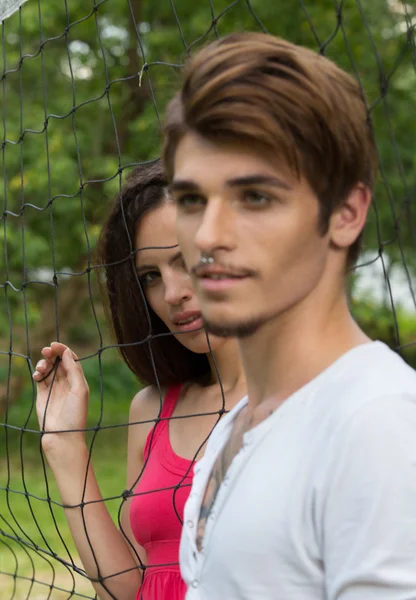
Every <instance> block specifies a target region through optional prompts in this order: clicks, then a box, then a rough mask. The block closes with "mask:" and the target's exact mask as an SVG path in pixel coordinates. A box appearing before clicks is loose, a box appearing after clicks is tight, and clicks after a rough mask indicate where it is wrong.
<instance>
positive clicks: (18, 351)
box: [0, 0, 416, 600]
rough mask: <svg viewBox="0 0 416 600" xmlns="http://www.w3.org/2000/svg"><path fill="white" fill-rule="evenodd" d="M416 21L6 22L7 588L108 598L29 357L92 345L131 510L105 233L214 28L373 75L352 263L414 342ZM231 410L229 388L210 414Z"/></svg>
mask: <svg viewBox="0 0 416 600" xmlns="http://www.w3.org/2000/svg"><path fill="white" fill-rule="evenodd" d="M0 5H1V2H0ZM280 5H281V6H280ZM1 14H2V13H1V12H0V15H1ZM415 23H416V10H415V7H414V6H413V5H412V4H411V3H410V2H409V3H407V2H403V1H399V0H397V1H396V0H388V1H387V0H371V1H370V0H363V1H360V0H355V1H351V2H342V1H338V0H325V1H323V2H321V3H319V6H317V3H316V2H313V1H312V0H310V1H307V0H291V2H281V3H278V2H274V3H271V2H266V1H265V0H235V1H233V2H229V1H228V2H226V1H224V0H199V1H198V2H197V3H195V2H191V1H190V0H158V1H157V2H152V3H142V2H139V1H138V0H123V1H120V0H117V1H116V0H102V1H95V0H88V2H85V1H83V2H81V1H73V2H67V1H66V0H53V1H52V0H48V1H47V2H46V1H45V0H29V1H28V2H26V3H25V4H23V5H22V6H21V7H20V8H19V9H18V10H17V11H16V12H15V13H14V14H13V15H12V16H9V17H8V18H7V19H5V20H4V21H3V22H2V23H1V33H0V36H1V42H0V46H1V50H0V54H1V58H0V60H1V67H0V69H1V79H0V95H1V108H0V110H1V121H2V130H3V133H2V141H1V173H0V178H1V179H2V191H1V196H2V198H1V202H2V206H3V208H2V213H1V215H0V227H1V236H0V238H1V239H0V246H1V248H0V251H1V259H0V289H1V300H0V315H1V316H0V421H1V427H0V449H1V450H0V460H1V464H0V597H1V599H6V598H7V599H9V598H10V599H18V600H20V599H24V598H27V599H32V600H33V599H34V598H42V599H43V598H47V599H49V598H57V599H59V598H94V597H95V594H94V591H93V588H92V587H91V584H90V582H89V580H88V577H87V575H86V573H85V571H84V569H83V567H82V565H81V563H80V562H79V558H78V557H77V554H76V551H75V549H74V544H73V541H72V540H71V537H70V534H69V530H68V526H67V524H66V521H65V517H64V509H63V506H62V504H61V502H60V499H59V495H58V493H57V489H56V486H55V483H54V480H53V477H52V475H51V472H50V470H49V468H48V466H47V463H46V459H45V458H44V456H43V454H42V452H41V449H40V437H41V432H40V431H39V427H38V425H37V421H36V415H35V399H36V389H35V385H34V384H33V382H32V378H31V374H32V372H33V370H34V368H33V367H34V365H35V364H36V362H37V360H38V359H39V356H40V354H39V353H40V349H41V348H42V347H43V346H44V345H46V344H48V343H50V342H51V341H52V340H54V339H55V340H60V341H62V342H64V343H68V344H69V345H71V346H72V345H73V346H74V350H75V351H77V353H78V355H79V356H80V361H81V364H82V365H83V368H84V369H85V372H86V375H87V378H88V380H89V381H92V382H93V383H94V382H95V383H94V385H92V386H91V388H92V389H94V390H95V394H94V397H93V396H92V397H91V401H90V410H89V420H88V427H87V431H86V436H87V440H88V448H89V457H90V460H91V461H92V462H93V463H94V466H96V462H97V464H98V466H99V465H100V464H101V465H104V466H102V468H101V470H100V468H97V478H98V481H99V484H100V486H101V491H102V494H103V501H104V502H106V504H107V506H108V508H109V510H110V511H111V514H112V516H113V517H114V519H115V521H116V522H118V523H119V525H120V514H121V509H122V506H123V503H124V502H125V500H126V498H128V497H129V496H130V495H131V493H132V491H133V488H134V486H133V488H132V489H130V490H125V484H124V483H123V479H122V477H120V473H122V474H123V469H124V464H125V463H124V464H119V463H117V465H116V466H115V467H114V463H111V464H112V465H113V467H114V468H113V470H111V468H110V467H109V465H110V462H107V461H109V459H110V455H111V453H112V452H113V451H114V452H116V453H117V452H118V454H117V456H118V457H119V460H120V461H125V460H126V456H125V454H124V455H123V453H122V451H121V450H120V451H119V450H117V451H116V449H117V448H124V447H125V440H126V435H127V419H128V403H125V404H124V405H123V406H124V410H122V408H123V407H121V408H120V409H119V410H118V412H117V411H115V409H114V406H115V405H117V403H118V401H119V398H120V396H124V395H125V396H126V398H127V400H126V402H127V401H129V400H131V397H132V395H130V396H129V395H128V393H129V392H130V391H132V393H133V394H134V392H135V391H137V389H138V384H137V382H136V381H134V380H133V379H132V378H131V375H130V374H129V372H128V370H127V368H126V369H125V370H123V368H122V367H123V366H122V365H121V362H119V363H117V360H116V351H117V345H116V344H114V341H112V339H111V337H110V335H109V334H108V327H107V325H106V323H105V319H104V315H103V311H102V307H101V303H100V299H99V295H98V291H97V280H96V273H95V272H96V271H97V270H98V266H97V265H96V264H95V263H94V258H93V257H94V248H95V243H96V240H97V235H98V231H99V229H100V224H101V223H102V222H103V220H104V218H105V215H106V212H107V211H108V207H109V202H108V200H109V199H110V198H111V197H112V196H113V195H114V194H115V193H117V192H120V190H121V188H122V186H123V183H124V181H125V177H126V175H127V174H128V173H129V172H130V171H131V169H132V168H133V167H134V166H135V165H136V164H139V163H141V162H146V161H150V160H152V159H154V158H155V157H156V156H157V155H158V152H159V150H160V127H161V125H160V124H161V121H162V118H163V113H164V108H165V106H166V102H167V101H168V99H169V96H170V95H171V94H172V92H173V90H174V89H175V88H176V87H177V82H178V80H179V76H180V71H181V68H182V66H183V63H184V61H185V59H186V57H187V56H188V55H189V54H192V52H194V51H195V50H197V49H198V48H199V47H201V45H203V44H205V43H206V42H208V41H210V40H213V39H215V38H216V37H218V36H221V35H224V34H227V33H229V32H231V31H235V30H253V31H269V32H270V33H273V34H276V35H281V36H283V37H286V38H287V39H289V40H291V41H294V42H296V43H300V44H303V45H307V46H309V47H311V48H313V49H315V50H319V51H320V52H321V53H323V54H325V55H327V56H328V57H330V58H333V59H334V60H336V62H337V63H338V64H340V65H341V66H343V67H344V68H346V69H347V70H349V71H350V72H351V73H353V74H354V75H355V77H356V78H357V80H358V81H359V82H360V85H362V87H363V89H365V90H366V92H367V95H368V99H369V106H368V108H369V114H370V117H371V120H372V123H373V126H374V130H375V135H376V141H377V147H378V152H379V160H380V173H379V182H378V187H377V191H376V194H375V199H374V203H373V208H372V211H371V214H370V217H369V225H368V231H367V237H366V251H365V253H364V254H363V255H362V257H361V260H360V263H359V265H358V267H357V269H356V272H355V275H354V277H355V278H356V281H357V286H358V287H357V289H359V287H360V282H362V278H364V277H365V274H366V273H368V278H369V282H370V283H369V289H370V291H371V292H377V293H378V295H379V297H378V298H376V299H375V300H374V302H375V304H374V306H378V307H380V306H381V307H382V308H380V312H379V313H377V314H378V315H380V317H379V318H380V319H384V321H383V322H384V324H385V326H384V330H383V331H386V335H387V334H388V335H389V336H390V337H389V340H388V341H390V345H391V346H392V347H393V348H394V349H395V350H397V351H399V352H401V353H402V354H403V356H404V357H405V358H406V357H407V356H410V354H406V353H409V352H410V353H411V352H413V350H414V348H415V346H416V334H415V330H413V337H412V331H411V325H409V323H410V324H411V323H414V322H415V321H414V316H415V312H416V298H415V285H414V273H415V269H416V260H415V256H416V252H415V250H416V201H415V192H416V176H415V173H416V152H415V149H414V134H415V133H416V131H413V129H416V126H415V125H414V124H413V123H412V121H414V118H413V117H412V113H413V114H414V103H415V100H416V96H415V89H416V87H415V83H416V46H415V37H414V28H415ZM126 234H127V232H126ZM126 260H134V247H133V242H131V254H130V256H128V257H126ZM375 267H376V268H377V269H378V272H379V273H381V279H380V280H378V279H376V275H374V268H375ZM372 277H374V278H375V279H372ZM380 282H381V283H380ZM377 286H379V288H377V290H378V291H377V290H376V287H377ZM139 287H140V286H138V290H137V293H141V292H140V289H139ZM367 289H368V288H367ZM368 294H370V292H368ZM362 297H363V296H361V298H362ZM364 297H365V293H364ZM354 302H355V300H354V301H353V303H354ZM356 304H357V310H359V309H360V307H361V309H362V306H363V303H362V302H361V303H360V302H359V301H356ZM366 306H367V311H368V310H370V312H371V310H372V306H373V305H371V303H370V305H366ZM403 306H405V309H404V308H403ZM360 315H361V317H363V315H362V314H361V313H360V314H359V315H358V317H360ZM377 318H378V317H377ZM412 319H413V321H412ZM367 321H368V322H369V323H370V325H371V318H370V319H368V318H367ZM375 325H377V326H380V325H381V323H377V324H375ZM370 334H371V332H370ZM151 341H152V332H151V328H150V325H149V336H148V337H146V338H145V339H142V340H137V344H148V345H149V349H150V352H151V348H152V345H151ZM412 356H413V355H412ZM114 365H116V366H114ZM156 376H157V373H156ZM117 378H119V379H117ZM114 381H119V384H120V385H119V384H114ZM126 382H127V383H126ZM123 386H124V387H123ZM161 403H162V398H161ZM223 412H224V400H223V399H221V400H219V402H218V406H216V407H215V411H213V413H214V414H217V415H218V418H219V417H220V416H221V414H222V413H223ZM120 415H124V417H123V416H120ZM203 443H204V440H201V446H202V445H203ZM109 449H110V450H109ZM198 450H199V447H198V448H195V456H196V454H197V453H198ZM100 461H101V463H100ZM145 464H146V463H145ZM106 465H107V469H106ZM144 468H145V467H144ZM108 470H110V472H108ZM142 471H143V470H142ZM100 474H101V475H102V478H103V480H100ZM104 475H105V477H104ZM140 475H141V473H138V479H139V478H140ZM123 476H124V474H123ZM178 518H179V515H178ZM87 535H88V533H87ZM91 547H92V550H93V551H94V548H93V546H91ZM145 566H146V565H144V564H143V565H142V567H143V568H144V567H145ZM105 583H106V582H105V580H104V581H103V584H104V586H105ZM110 595H111V594H110ZM112 597H115V596H112Z"/></svg>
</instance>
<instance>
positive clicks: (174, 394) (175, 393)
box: [160, 383, 182, 419]
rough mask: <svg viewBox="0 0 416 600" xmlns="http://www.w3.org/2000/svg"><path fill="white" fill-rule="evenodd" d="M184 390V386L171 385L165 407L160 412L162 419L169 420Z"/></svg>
mask: <svg viewBox="0 0 416 600" xmlns="http://www.w3.org/2000/svg"><path fill="white" fill-rule="evenodd" d="M181 390H182V384H181V383H178V384H176V385H171V386H170V387H169V388H168V391H167V392H166V396H165V397H164V399H163V406H162V410H161V412H160V418H161V419H169V417H171V416H172V413H173V411H174V410H175V406H176V403H177V401H178V398H179V395H180V393H181Z"/></svg>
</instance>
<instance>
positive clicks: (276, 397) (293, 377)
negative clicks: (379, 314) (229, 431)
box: [240, 297, 370, 409]
mask: <svg viewBox="0 0 416 600" xmlns="http://www.w3.org/2000/svg"><path fill="white" fill-rule="evenodd" d="M325 304H326V306H324V305H323V304H321V305H319V304H318V305H315V306H314V307H311V306H307V305H305V306H299V307H295V308H294V309H293V310H291V311H290V312H288V313H286V314H284V315H279V316H277V317H275V318H274V319H271V320H270V321H268V322H267V323H266V324H264V325H263V326H262V327H261V328H260V329H259V330H258V331H257V332H256V333H255V334H254V335H252V336H250V337H248V338H244V339H242V340H240V351H241V355H242V360H243V364H244V370H245V373H246V380H247V389H248V396H249V407H251V409H255V408H256V406H258V405H259V404H260V403H262V402H264V401H267V402H268V403H269V402H270V403H271V404H272V405H273V406H274V407H277V406H278V405H279V404H281V403H282V402H283V401H284V400H286V399H287V398H288V397H289V396H291V395H292V394H293V393H294V392H296V391H297V390H299V389H300V388H301V387H303V386H304V385H306V384H307V383H308V382H309V381H311V380H312V379H314V378H315V377H316V376H317V375H319V374H320V373H321V372H322V371H324V370H325V369H326V368H328V367H329V366H330V365H331V364H332V363H333V362H335V361H336V360H337V359H338V358H340V357H341V356H342V355H343V354H345V353H346V352H348V351H349V350H351V349H352V348H354V347H356V346H359V345H361V344H365V343H367V342H369V341H370V340H369V338H368V337H367V336H366V335H365V334H364V333H363V332H362V331H361V329H360V328H359V327H358V325H357V323H356V322H355V321H354V320H353V318H352V316H351V314H350V312H349V309H348V305H347V302H346V299H345V297H340V298H339V299H337V301H336V302H334V303H333V304H332V306H330V307H328V303H327V302H326V303H325ZM311 308H313V312H311ZM311 314H312V315H313V317H311Z"/></svg>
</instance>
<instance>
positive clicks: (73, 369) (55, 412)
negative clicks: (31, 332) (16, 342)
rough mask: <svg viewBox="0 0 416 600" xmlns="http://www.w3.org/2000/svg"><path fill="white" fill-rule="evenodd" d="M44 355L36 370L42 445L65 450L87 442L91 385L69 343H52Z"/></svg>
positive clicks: (44, 350) (50, 449)
mask: <svg viewBox="0 0 416 600" xmlns="http://www.w3.org/2000/svg"><path fill="white" fill-rule="evenodd" d="M42 356H43V359H42V360H40V361H39V362H38V363H37V365H36V371H35V372H34V373H33V379H34V380H35V381H36V383H37V399H36V412H37V415H38V420H39V427H40V428H41V429H42V430H43V431H44V432H45V433H44V435H43V438H42V448H43V450H44V451H45V452H46V453H48V452H49V451H50V452H52V451H53V450H55V451H56V450H59V449H62V450H63V451H65V448H66V447H67V446H68V442H69V443H70V444H71V445H72V444H74V443H77V444H78V443H82V444H84V443H85V441H84V432H83V431H82V430H84V429H85V427H86V422H87V411H88V400H89V388H88V384H87V381H86V379H85V377H84V372H83V370H82V367H81V364H80V363H79V362H75V361H76V360H77V358H78V357H77V355H76V354H75V353H74V352H72V351H71V350H70V349H69V348H68V347H67V346H65V345H64V344H61V343H59V342H52V344H51V345H50V346H47V347H46V348H43V350H42ZM74 430H75V431H74ZM48 432H50V433H48ZM53 432H58V433H53ZM59 432H66V433H59ZM68 458H69V457H68Z"/></svg>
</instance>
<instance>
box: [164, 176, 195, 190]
mask: <svg viewBox="0 0 416 600" xmlns="http://www.w3.org/2000/svg"><path fill="white" fill-rule="evenodd" d="M200 189H201V188H200V187H199V185H198V184H197V183H195V182H194V181H191V180H189V179H176V180H175V179H174V180H173V181H172V183H171V184H170V185H169V192H187V191H193V192H194V191H196V190H198V191H199V190H200Z"/></svg>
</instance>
